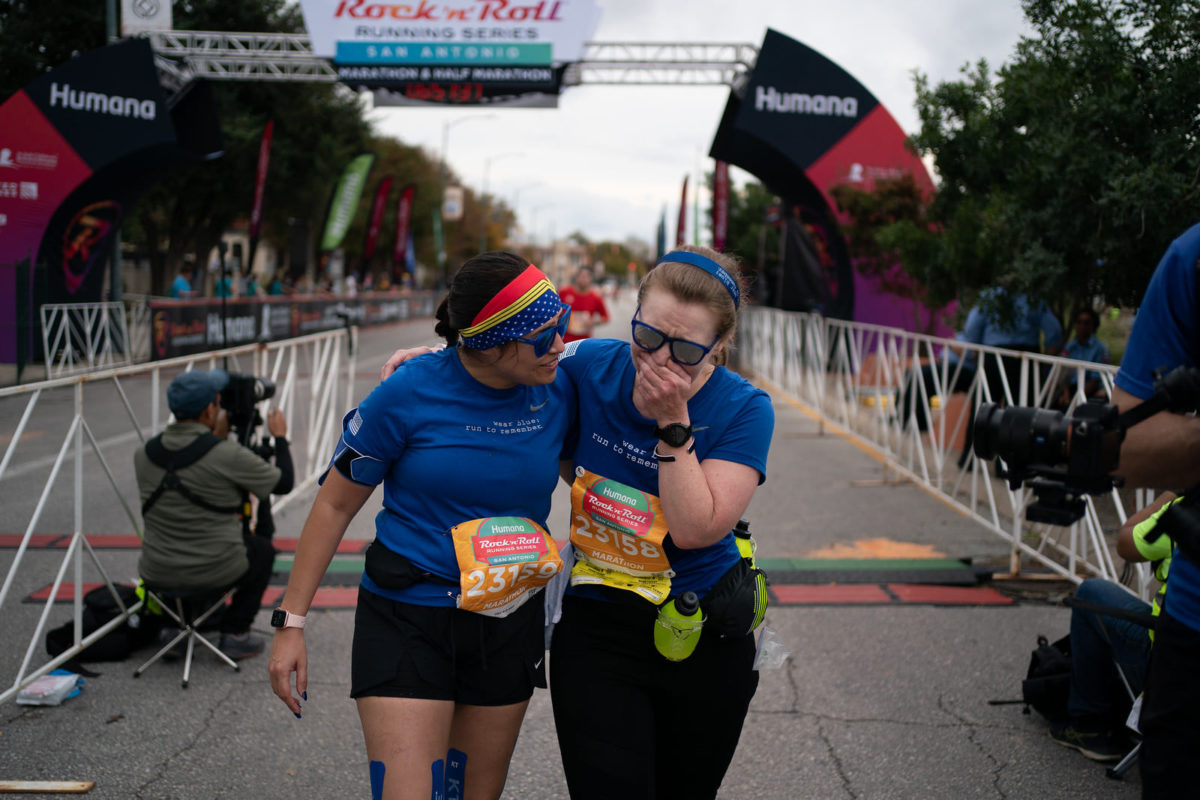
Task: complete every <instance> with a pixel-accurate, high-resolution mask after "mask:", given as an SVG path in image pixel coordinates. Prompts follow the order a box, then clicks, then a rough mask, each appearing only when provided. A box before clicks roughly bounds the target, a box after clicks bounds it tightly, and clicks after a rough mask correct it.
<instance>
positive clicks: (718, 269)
mask: <svg viewBox="0 0 1200 800" xmlns="http://www.w3.org/2000/svg"><path fill="white" fill-rule="evenodd" d="M668 261H677V262H679V263H681V264H690V265H692V266H693V267H699V268H700V269H702V270H704V271H705V272H707V273H708V274H709V275H712V276H713V277H714V278H716V279H717V280H719V281H720V282H721V284H722V285H723V286H724V287H725V289H726V290H727V291H728V292H729V296H730V297H732V298H733V307H734V308H737V307H738V304H740V303H741V301H742V291H741V289H739V288H738V284H737V281H735V280H734V279H733V276H732V275H730V274H729V272H728V271H726V269H725V268H724V267H722V266H721V265H720V264H718V263H717V262H715V261H713V260H712V259H711V258H708V257H707V256H702V255H700V254H699V253H691V252H689V251H687V250H674V251H672V252H670V253H667V254H666V255H665V256H663V257H662V258H660V259H659V260H658V263H659V264H665V263H666V262H668ZM655 266H658V264H656V265H655Z"/></svg>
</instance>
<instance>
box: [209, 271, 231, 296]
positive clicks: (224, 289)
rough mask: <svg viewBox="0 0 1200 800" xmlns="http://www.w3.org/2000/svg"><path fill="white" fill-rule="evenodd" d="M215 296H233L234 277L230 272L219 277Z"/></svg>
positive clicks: (214, 292)
mask: <svg viewBox="0 0 1200 800" xmlns="http://www.w3.org/2000/svg"><path fill="white" fill-rule="evenodd" d="M213 297H233V278H232V277H231V275H230V274H229V273H228V272H226V273H225V274H224V275H222V276H221V277H220V278H218V279H217V285H216V289H215V290H214V291H213Z"/></svg>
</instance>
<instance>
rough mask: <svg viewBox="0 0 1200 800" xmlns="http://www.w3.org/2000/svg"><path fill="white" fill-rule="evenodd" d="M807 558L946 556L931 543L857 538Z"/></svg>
mask: <svg viewBox="0 0 1200 800" xmlns="http://www.w3.org/2000/svg"><path fill="white" fill-rule="evenodd" d="M806 557H807V558H945V557H946V554H945V553H942V552H940V551H939V550H938V549H937V548H936V547H934V546H933V545H931V544H913V543H912V542H896V541H893V540H891V539H887V538H879V539H856V540H855V541H854V543H853V544H845V543H844V542H837V543H835V544H832V545H830V546H829V547H822V548H819V549H817V550H813V551H812V552H810V553H809V554H808V555H807V556H806Z"/></svg>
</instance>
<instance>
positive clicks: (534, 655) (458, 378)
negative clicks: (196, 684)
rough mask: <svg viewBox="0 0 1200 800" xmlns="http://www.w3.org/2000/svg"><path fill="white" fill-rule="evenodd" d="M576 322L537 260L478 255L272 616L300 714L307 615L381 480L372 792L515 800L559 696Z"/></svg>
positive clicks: (371, 613)
mask: <svg viewBox="0 0 1200 800" xmlns="http://www.w3.org/2000/svg"><path fill="white" fill-rule="evenodd" d="M568 315H569V308H568V307H567V306H565V305H564V304H563V303H562V302H561V301H560V300H559V298H558V295H557V293H556V292H555V290H554V286H553V285H552V284H551V283H550V281H549V280H548V279H547V278H546V276H545V275H544V274H542V272H541V270H539V269H538V268H537V267H535V266H533V265H531V264H529V262H528V261H526V260H524V259H522V258H520V257H518V256H515V255H513V254H511V253H484V254H481V255H478V256H475V257H474V258H472V259H470V260H469V261H467V262H466V263H465V264H464V265H463V266H462V268H461V269H460V270H459V271H458V273H457V274H456V275H455V277H454V280H453V283H452V284H451V287H450V291H449V294H448V295H447V297H446V299H445V300H444V301H443V302H442V304H441V305H440V307H439V308H438V311H437V320H438V322H437V326H436V327H435V330H436V332H437V333H438V334H439V335H440V336H442V337H444V338H445V339H446V342H447V343H448V344H449V345H451V346H450V347H447V348H446V349H445V350H442V351H439V352H437V353H436V354H434V355H432V356H430V357H429V358H422V359H417V360H414V361H412V362H410V363H408V364H404V365H403V366H401V367H400V368H399V369H398V370H396V372H395V374H393V375H392V376H391V377H390V378H389V379H388V380H386V381H384V382H383V383H382V384H380V385H379V386H378V387H376V389H375V390H374V391H372V392H371V393H370V395H368V396H367V398H366V399H365V400H363V401H362V404H361V405H359V407H358V408H357V409H354V410H352V411H351V412H350V413H348V414H347V415H346V418H345V420H344V421H343V428H344V430H343V434H342V438H341V441H340V443H339V445H338V447H337V450H336V452H335V453H334V455H333V459H332V464H331V466H332V468H331V469H329V470H328V471H327V472H326V474H325V476H324V478H323V483H322V486H321V489H320V491H319V493H318V494H317V497H316V500H315V501H314V503H313V507H312V510H311V512H310V513H309V516H308V519H307V521H306V522H305V524H304V529H303V531H302V533H301V537H300V542H299V545H298V547H297V550H296V558H295V563H294V566H293V568H292V572H291V576H290V578H289V580H288V587H287V591H286V593H285V594H284V596H283V599H282V600H281V601H280V607H279V608H278V609H277V610H276V611H275V613H274V615H273V616H272V619H271V624H272V625H273V626H275V627H276V628H277V631H276V634H275V641H274V644H273V646H272V649H271V658H270V663H269V667H268V669H269V672H270V677H271V686H272V689H273V690H274V692H275V694H277V695H278V696H279V697H280V699H282V700H283V702H284V703H285V704H286V705H287V706H288V708H289V709H291V711H292V713H293V714H295V715H296V717H297V718H300V715H301V709H300V700H301V699H304V700H306V701H307V699H308V694H307V684H308V665H307V651H306V648H305V644H304V631H303V627H304V622H305V615H306V614H307V613H308V609H309V607H310V605H311V603H312V599H313V595H314V594H315V593H316V590H317V586H318V584H319V583H320V580H321V576H322V575H323V574H324V572H325V569H326V568H327V567H328V565H329V563H330V561H331V559H332V557H333V554H334V552H335V550H336V549H337V545H338V543H339V542H340V541H341V538H342V536H343V534H344V533H345V531H346V528H347V526H348V525H349V523H350V520H351V519H352V518H353V517H354V515H355V514H356V513H357V512H358V510H359V509H360V508H361V507H362V506H363V504H364V503H365V502H366V501H367V498H368V497H369V496H370V495H371V493H372V492H373V491H374V489H375V487H376V486H377V485H378V484H380V483H383V485H384V493H383V509H382V510H381V511H380V512H379V514H378V515H377V516H376V539H375V541H374V542H373V543H372V544H371V546H370V548H369V549H368V550H367V555H366V564H365V570H364V575H363V578H362V583H361V586H360V588H359V597H358V609H357V611H356V614H355V620H354V626H355V627H354V644H353V651H352V670H351V671H352V681H351V684H352V685H351V696H352V697H354V698H355V699H356V701H357V705H358V713H359V718H360V720H361V722H362V727H363V735H364V738H365V740H366V746H367V757H368V759H369V761H370V774H371V790H372V797H373V798H377V799H378V798H389V800H392V799H393V798H420V800H428V798H429V797H430V796H435V797H438V796H443V792H444V791H445V787H446V786H448V785H452V784H453V783H455V782H456V783H457V785H459V786H465V787H466V794H465V795H464V796H465V797H468V798H494V797H499V796H500V793H501V792H502V791H503V788H504V783H505V778H506V776H507V771H508V762H509V759H510V758H511V756H512V750H513V747H514V745H515V743H516V739H517V732H518V729H519V728H520V725H521V720H522V718H523V717H524V715H525V708H526V706H527V705H528V703H529V699H530V697H531V696H532V694H533V689H534V687H537V686H541V687H544V686H545V685H546V680H545V666H544V663H545V662H544V655H545V653H544V633H543V620H544V614H543V606H542V602H541V598H540V597H536V598H535V599H534V601H533V602H527V601H528V600H530V598H531V597H532V596H534V595H535V594H536V593H537V592H538V591H539V590H540V589H541V588H542V587H543V586H544V585H545V584H546V583H547V582H548V581H549V580H550V579H551V578H552V577H553V576H554V575H555V574H557V573H558V572H559V571H560V570H561V569H562V566H563V565H562V561H561V559H560V557H559V555H558V551H557V548H556V547H555V545H554V541H553V540H552V539H551V538H550V537H549V535H548V534H547V533H546V530H545V524H546V517H547V515H548V514H549V512H550V497H551V494H552V492H553V489H554V486H555V483H556V481H557V480H558V477H559V462H560V459H561V458H562V457H563V454H564V450H563V447H564V442H570V441H572V440H573V438H574V430H575V415H576V408H577V402H576V398H575V392H574V388H573V384H572V382H571V381H570V380H568V379H566V377H565V376H563V375H561V373H560V371H559V370H558V368H557V362H558V356H559V354H560V353H561V352H562V350H563V343H562V334H563V332H564V331H565V330H566V327H567V322H568ZM455 345H457V346H455ZM472 466H475V467H476V470H477V471H475V472H474V473H472V472H471V468H472ZM293 673H295V675H296V685H295V693H296V694H298V695H299V697H296V696H295V694H293V689H292V686H291V676H292V674H293ZM464 760H465V770H464V768H463V761H464Z"/></svg>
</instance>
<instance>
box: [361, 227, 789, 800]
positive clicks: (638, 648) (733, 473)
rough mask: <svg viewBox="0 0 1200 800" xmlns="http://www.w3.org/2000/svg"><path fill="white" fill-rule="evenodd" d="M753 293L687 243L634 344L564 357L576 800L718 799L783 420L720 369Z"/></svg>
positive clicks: (571, 773) (565, 626)
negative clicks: (685, 634) (574, 428)
mask: <svg viewBox="0 0 1200 800" xmlns="http://www.w3.org/2000/svg"><path fill="white" fill-rule="evenodd" d="M743 294H744V288H743V286H742V281H741V278H740V275H739V272H738V269H737V263H736V261H734V259H733V258H731V257H729V256H727V255H723V254H718V253H717V252H715V251H713V250H710V249H709V248H706V247H691V246H685V247H683V248H680V249H678V250H676V251H674V252H671V253H668V254H667V255H666V256H664V257H663V259H662V260H661V261H660V262H659V263H658V264H657V265H656V266H655V267H654V269H652V270H651V271H650V272H649V273H648V274H647V275H646V277H645V279H643V281H642V285H641V287H640V289H639V290H638V309H637V311H636V313H635V314H634V316H633V319H632V320H631V323H630V338H631V341H629V342H625V341H619V340H614V339H584V340H580V341H575V342H570V343H569V344H568V345H567V346H566V350H565V351H564V352H563V355H562V357H561V358H560V360H559V370H560V372H562V373H565V374H566V375H567V376H569V378H570V379H571V380H572V381H573V382H574V384H575V386H576V387H577V390H578V394H579V423H578V426H579V434H578V444H577V445H576V447H575V448H574V456H573V458H570V459H569V460H565V461H564V462H563V465H562V467H563V479H564V480H566V481H567V482H569V483H571V522H570V530H571V533H570V539H571V545H572V548H571V552H572V554H573V556H574V559H575V561H574V566H573V567H572V569H571V571H570V576H569V586H568V588H567V589H566V593H565V597H564V598H563V599H562V605H561V617H559V618H558V619H557V620H555V619H554V618H553V617H554V616H557V613H558V612H557V610H552V611H551V614H552V619H551V621H555V622H556V623H557V624H555V626H554V632H553V641H552V644H551V649H550V692H551V696H552V699H553V703H554V722H555V727H556V730H557V733H558V741H559V747H560V749H561V751H562V760H563V768H564V771H565V773H566V778H567V786H568V788H569V790H570V792H571V797H572V798H574V799H575V800H580V798H597V799H598V800H599V799H600V798H614V797H616V798H621V799H622V800H633V799H635V798H659V799H660V800H661V798H688V800H692V798H705V797H715V796H716V793H717V790H718V788H719V787H720V785H721V780H722V779H723V778H724V776H725V771H726V769H728V767H729V762H730V760H731V759H732V758H733V753H734V751H735V750H736V749H737V743H738V738H739V737H740V735H741V729H742V723H743V722H744V720H745V717H746V712H747V710H748V708H749V705H750V700H751V698H752V697H753V696H754V692H755V690H756V689H757V687H758V673H757V672H755V671H754V657H755V641H754V635H753V634H754V630H755V629H756V628H757V627H758V625H759V623H761V622H762V615H763V613H764V612H765V603H766V597H765V583H764V581H763V579H762V577H761V573H760V572H759V571H758V570H757V569H756V568H755V567H754V566H753V548H752V544H751V542H750V540H749V538H748V535H743V531H741V530H738V528H739V520H740V519H741V517H742V515H743V514H744V512H745V511H746V509H747V507H748V506H749V504H750V500H751V498H752V497H753V495H754V491H755V489H756V488H757V487H758V485H759V484H760V483H762V481H763V480H764V479H765V475H766V463H767V451H768V448H769V445H770V441H771V434H772V431H773V429H774V423H775V417H774V412H773V411H772V409H771V401H770V398H769V396H768V395H767V394H766V393H765V392H763V391H761V390H759V389H757V388H755V387H754V386H752V385H751V384H750V383H749V382H748V381H746V380H745V379H743V378H741V377H740V376H738V375H736V374H734V373H733V372H730V371H729V370H728V369H726V368H725V366H724V364H725V363H726V360H727V357H728V354H729V348H730V346H731V345H732V342H733V337H734V333H735V331H736V328H737V312H738V307H739V306H740V304H741V299H742V296H743ZM418 352H420V351H419V350H407V351H398V352H397V353H396V354H395V355H393V356H392V358H391V359H389V360H388V363H387V365H385V367H384V370H383V372H384V374H387V373H388V371H389V370H390V369H391V368H392V367H394V366H395V365H396V364H399V363H403V362H404V361H405V360H406V359H408V358H411V357H412V356H413V355H416V354H417V353H418ZM418 360H420V359H418ZM568 560H570V559H568ZM689 594H691V595H694V596H695V597H696V598H698V599H699V601H700V609H699V611H698V612H697V615H698V616H700V617H703V620H704V622H703V624H702V625H701V626H700V632H699V638H698V639H697V638H696V637H695V631H694V630H692V632H691V635H690V637H689V641H688V643H687V647H688V648H694V649H691V650H690V652H687V648H685V649H684V652H683V653H681V652H680V651H679V650H677V649H668V652H667V654H665V655H664V653H663V652H662V651H660V649H659V647H658V642H656V639H658V640H659V641H661V640H662V639H663V637H662V635H661V634H662V632H661V631H660V627H661V626H660V625H659V622H658V616H659V614H660V612H661V611H663V610H664V609H666V608H669V607H671V604H675V603H677V602H679V601H682V600H683V599H684V598H685V596H687V595H689ZM665 633H666V636H668V637H669V636H670V635H672V632H671V631H666V632H665ZM681 655H682V657H681Z"/></svg>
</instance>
